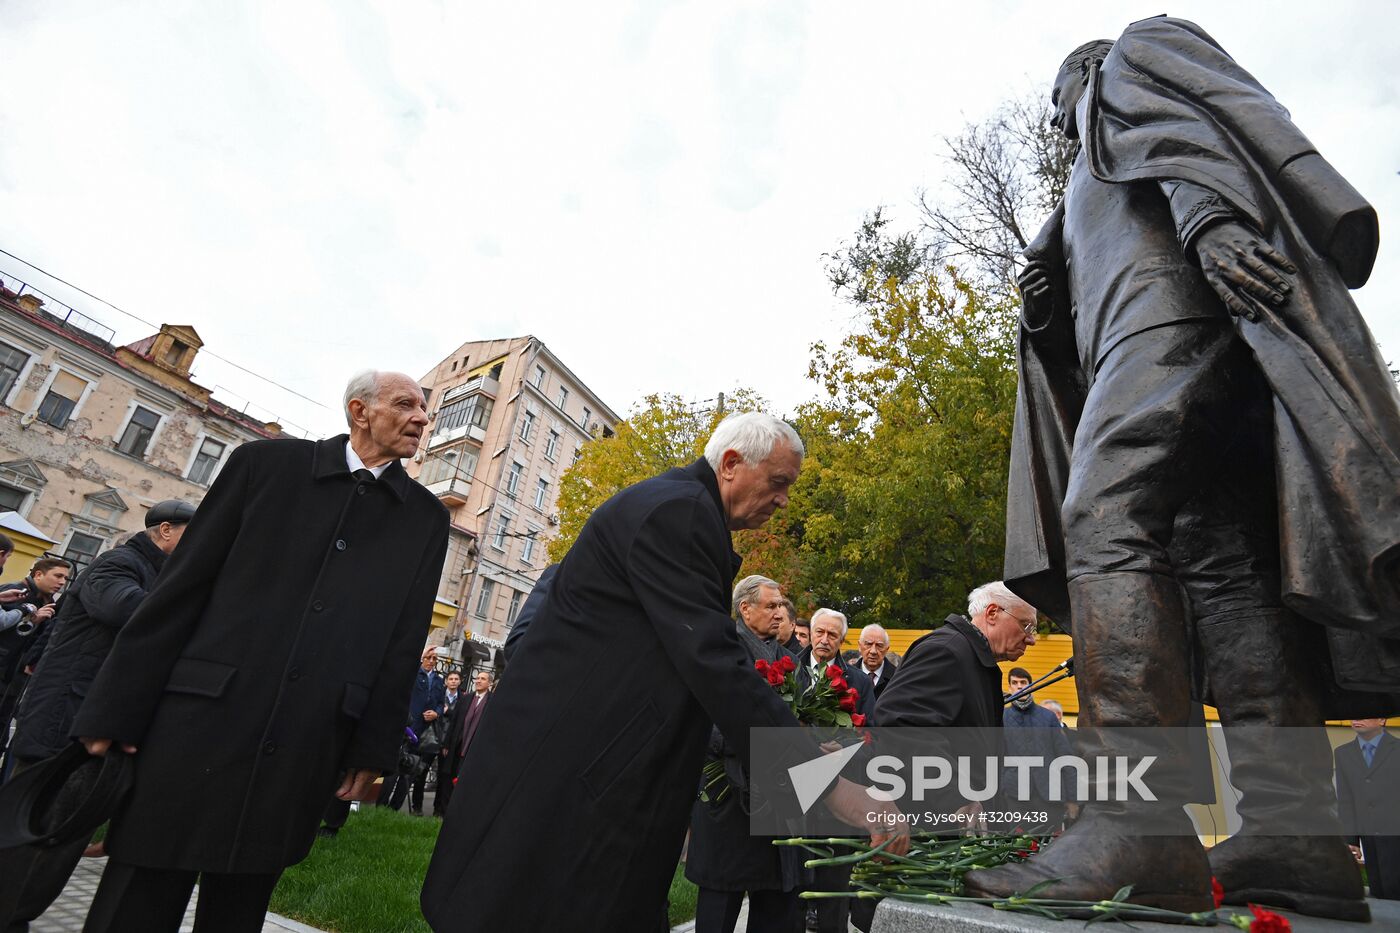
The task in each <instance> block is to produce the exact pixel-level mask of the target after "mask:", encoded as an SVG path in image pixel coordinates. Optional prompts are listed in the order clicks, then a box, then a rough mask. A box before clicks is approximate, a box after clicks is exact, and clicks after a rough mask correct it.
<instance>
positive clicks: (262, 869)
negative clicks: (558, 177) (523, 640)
mask: <svg viewBox="0 0 1400 933" xmlns="http://www.w3.org/2000/svg"><path fill="white" fill-rule="evenodd" d="M345 417H346V421H347V422H348V423H349V427H350V431H349V434H341V435H339V436H337V437H332V438H329V439H327V440H324V441H315V442H313V441H303V440H291V439H287V440H268V441H257V442H254V443H251V444H245V445H243V446H242V447H239V448H238V449H236V450H235V451H234V452H233V453H232V454H231V455H230V456H229V459H228V463H227V464H226V465H225V466H224V468H223V470H222V471H221V472H220V473H219V477H218V479H216V480H215V481H214V484H213V485H212V486H211V487H210V488H209V494H208V495H207V496H205V498H204V501H203V502H202V503H201V504H200V507H199V511H198V512H196V513H195V516H194V520H193V521H191V522H190V524H189V527H188V528H187V530H186V531H185V536H184V539H183V540H182V541H181V543H180V549H179V550H178V551H176V552H175V553H174V554H173V555H172V556H171V558H170V560H169V562H168V563H167V564H166V566H165V568H164V569H163V570H162V572H161V576H160V579H159V581H158V582H157V583H156V585H155V587H154V588H153V589H152V590H151V591H150V594H149V595H148V596H147V597H146V600H145V601H144V602H143V603H142V604H141V606H140V608H139V609H137V610H136V613H135V614H134V615H133V616H132V617H131V620H130V621H129V622H127V624H126V626H125V627H124V628H123V629H122V630H121V633H120V634H119V635H118V636H117V639H116V642H115V644H114V645H113V646H112V652H111V654H110V655H109V656H108V658H107V661H106V663H105V664H104V665H103V667H102V670H101V671H100V672H99V673H98V675H97V679H96V681H95V682H94V683H93V685H92V688H91V690H90V692H89V693H88V699H87V702H85V703H84V704H83V707H82V710H81V711H80V712H79V714H78V718H77V721H76V724H75V726H74V731H75V732H76V734H78V735H79V736H82V737H84V738H83V741H84V744H85V745H87V748H88V751H89V752H91V753H92V754H94V755H100V754H103V753H105V752H106V751H107V749H108V748H109V747H110V746H111V745H112V744H114V743H115V744H118V745H120V746H122V747H124V748H125V749H126V750H127V751H128V752H129V753H130V754H131V755H132V756H133V759H134V761H133V763H134V765H135V771H136V780H135V786H134V788H133V790H132V792H131V795H130V796H129V797H128V798H127V799H126V802H125V804H124V806H123V807H122V809H121V810H120V811H119V812H118V813H117V815H116V816H115V818H114V819H113V821H112V828H111V831H110V832H109V834H108V836H107V851H108V853H109V854H110V856H111V858H110V861H109V862H108V865H107V868H106V871H105V872H104V873H103V876H102V883H101V885H100V886H99V888H98V891H97V896H96V898H95V899H94V900H93V904H92V908H91V910H90V912H89V914H88V918H87V925H86V926H85V927H84V928H83V929H84V930H86V931H87V933H109V931H128V930H129V931H137V930H140V931H142V933H161V931H169V933H174V931H175V930H177V929H179V927H180V921H181V918H182V916H183V915H184V912H185V907H186V905H187V903H188V902H189V898H190V893H191V890H192V889H193V887H194V884H195V881H196V879H198V881H199V907H198V910H197V913H196V918H195V930H197V931H200V933H205V931H214V930H218V931H230V933H238V931H243V930H247V931H257V930H261V929H262V924H263V916H264V914H265V913H266V910H267V904H268V900H269V899H270V898H271V896H272V889H273V887H274V886H275V885H276V884H277V879H278V876H280V875H281V873H282V870H283V869H284V868H286V867H287V866H288V865H291V864H294V863H296V862H299V861H301V859H302V858H304V857H305V856H306V854H307V852H309V851H310V849H311V844H312V841H313V840H314V839H315V836H316V826H317V823H318V821H319V818H320V815H321V812H322V811H323V810H324V809H325V806H326V801H327V800H328V799H329V798H330V796H331V795H332V794H333V793H334V794H336V795H337V796H338V797H340V798H341V799H351V798H355V799H363V798H365V797H366V796H367V795H368V792H369V787H370V785H371V784H372V783H373V782H374V781H375V780H376V779H377V778H378V777H379V776H380V775H381V774H382V773H384V772H386V771H391V770H393V769H394V768H395V766H396V763H397V760H398V747H399V740H400V737H401V734H402V730H403V724H404V710H405V709H407V708H408V700H409V692H410V691H411V689H412V687H413V675H414V668H416V667H417V666H418V658H419V653H420V652H421V651H422V648H423V641H424V639H425V637H426V635H427V631H428V625H429V622H430V620H431V618H432V606H433V599H434V596H435V594H436V591H437V584H438V575H439V573H440V572H441V570H442V562H443V558H444V556H445V554H446V550H447V521H448V520H447V511H446V510H445V509H444V508H443V507H442V505H440V504H439V503H438V501H437V499H436V498H434V497H433V495H432V494H431V493H429V492H428V491H427V490H426V489H424V488H423V487H422V486H421V485H419V484H418V483H416V482H414V481H413V480H411V479H410V478H409V476H408V474H407V473H406V472H404V468H403V466H402V465H401V464H400V462H399V461H400V459H401V458H403V457H409V456H412V455H413V453H414V452H415V451H416V450H417V449H418V445H419V442H420V440H421V439H422V436H423V431H424V429H425V428H426V427H427V424H428V414H427V411H426V409H425V406H424V397H423V390H422V389H421V388H420V387H419V386H418V383H417V382H416V381H415V380H413V379H411V378H409V377H408V376H405V375H402V374H399V373H376V372H366V373H361V374H359V375H357V376H355V377H354V378H353V379H351V380H350V384H349V386H348V387H347V389H346V392H345Z"/></svg>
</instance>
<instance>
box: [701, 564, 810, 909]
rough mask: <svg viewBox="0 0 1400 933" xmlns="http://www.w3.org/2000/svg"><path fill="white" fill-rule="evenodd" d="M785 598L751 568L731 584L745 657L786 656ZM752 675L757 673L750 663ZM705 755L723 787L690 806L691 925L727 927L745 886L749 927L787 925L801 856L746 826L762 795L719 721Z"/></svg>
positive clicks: (769, 658)
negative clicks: (720, 771)
mask: <svg viewBox="0 0 1400 933" xmlns="http://www.w3.org/2000/svg"><path fill="white" fill-rule="evenodd" d="M785 602H786V600H785V599H784V598H783V591H782V588H781V587H780V586H779V585H778V584H777V582H775V581H773V580H770V579H769V578H768V577H764V576H759V575H758V574H754V575H752V576H748V577H745V578H744V579H742V580H740V581H739V582H738V583H737V584H735V586H734V597H733V605H734V615H735V616H736V617H737V625H736V627H735V631H736V632H738V634H739V644H740V645H742V646H743V648H744V652H745V654H747V655H748V657H749V661H750V662H757V661H760V660H761V661H767V662H769V663H775V662H777V661H779V660H780V659H781V658H792V654H791V653H790V652H789V651H788V650H787V649H786V648H784V647H783V645H782V643H781V641H780V636H781V623H782V617H783V616H784V614H785V613H786V607H785V606H784V605H783V604H784V603H785ZM792 663H794V664H795V663H796V659H793V660H792ZM754 676H755V677H759V678H761V677H762V675H761V674H759V672H758V671H757V670H755V671H754ZM710 761H716V762H720V763H722V764H723V766H724V770H725V775H726V779H727V783H728V789H727V791H724V792H721V791H720V790H719V789H718V788H712V789H711V790H710V791H709V792H708V793H707V794H705V797H704V798H697V799H696V801H695V804H694V806H692V807H691V814H690V845H689V847H688V848H687V850H686V858H685V876H686V877H687V878H688V879H690V880H691V881H692V882H694V883H695V885H696V886H697V887H698V888H699V889H700V892H699V894H698V895H697V896H696V900H695V933H730V931H732V930H733V929H734V924H735V922H736V921H737V920H738V917H739V909H740V908H741V907H742V906H743V902H744V896H745V895H746V894H747V895H748V900H749V921H748V926H749V929H751V930H755V931H758V930H791V929H794V928H795V927H796V925H797V920H798V909H799V906H798V900H797V890H798V888H799V887H800V886H801V885H802V883H803V882H804V881H805V880H806V876H805V874H804V872H803V868H802V862H803V860H804V857H803V855H802V854H801V853H800V852H798V851H797V850H796V849H790V848H779V847H777V846H775V845H773V838H772V837H771V836H755V835H753V833H751V832H750V830H749V814H750V813H751V812H752V809H753V808H754V807H756V806H757V807H762V806H763V805H764V803H763V800H762V799H761V798H760V797H755V796H754V795H753V794H751V792H750V788H749V784H748V775H747V773H746V769H745V768H744V766H743V762H741V761H740V760H739V758H738V755H737V752H736V750H735V747H734V745H733V744H732V743H730V742H727V741H725V739H724V736H723V735H722V734H721V733H720V731H719V730H718V729H715V730H713V732H712V733H711V734H710V748H709V753H708V755H707V758H706V763H707V765H708V763H709V762H710Z"/></svg>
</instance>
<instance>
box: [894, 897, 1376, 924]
mask: <svg viewBox="0 0 1400 933" xmlns="http://www.w3.org/2000/svg"><path fill="white" fill-rule="evenodd" d="M1367 903H1368V904H1370V905H1371V922H1370V923H1344V922H1342V921H1341V920H1324V919H1322V918H1320V917H1305V916H1303V915H1302V914H1295V913H1292V912H1290V911H1286V910H1280V911H1276V912H1277V913H1279V914H1282V915H1283V916H1285V917H1287V918H1288V920H1289V922H1290V923H1292V924H1293V929H1294V930H1295V931H1296V933H1371V931H1375V933H1380V931H1382V930H1400V901H1380V900H1376V899H1375V898H1371V899H1369V900H1368V901H1367ZM1230 909H1232V910H1236V911H1239V912H1240V913H1248V912H1249V908H1248V907H1238V908H1230ZM1132 924H1133V927H1135V928H1136V929H1137V931H1138V933H1182V931H1184V930H1198V929H1207V930H1218V931H1234V929H1235V928H1234V927H1233V926H1228V925H1225V924H1220V925H1217V926H1214V927H1193V926H1182V925H1180V924H1174V923H1147V922H1144V921H1142V920H1133V921H1132ZM1083 926H1084V921H1083V920H1048V919H1046V918H1045V917H1037V916H1036V915H1035V914H1026V913H1018V912H1015V911H1010V910H993V909H992V908H990V907H984V906H982V905H980V904H969V905H966V906H939V905H936V904H912V903H908V902H904V901H894V900H889V899H888V898H887V899H885V900H883V901H881V902H880V906H879V907H878V908H876V910H875V925H874V926H873V927H872V928H871V933H1075V931H1078V930H1079V929H1081V928H1082V927H1083ZM1095 928H1096V929H1098V930H1100V931H1103V933H1114V931H1117V930H1127V929H1129V928H1128V927H1126V926H1124V925H1123V924H1121V923H1111V924H1102V925H1096V926H1095Z"/></svg>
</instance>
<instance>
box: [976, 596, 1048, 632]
mask: <svg viewBox="0 0 1400 933" xmlns="http://www.w3.org/2000/svg"><path fill="white" fill-rule="evenodd" d="M988 608H989V609H995V610H996V611H997V612H1001V613H1005V614H1006V616H1007V617H1008V618H1010V619H1011V621H1013V622H1015V623H1016V624H1017V625H1019V626H1020V627H1021V631H1023V632H1025V633H1026V634H1027V635H1034V634H1035V625H1036V618H1035V616H1031V617H1030V619H1018V618H1016V614H1015V613H1014V612H1012V611H1011V610H1010V609H1003V608H1002V607H1001V606H998V605H997V604H996V603H992V605H991V606H989V607H988Z"/></svg>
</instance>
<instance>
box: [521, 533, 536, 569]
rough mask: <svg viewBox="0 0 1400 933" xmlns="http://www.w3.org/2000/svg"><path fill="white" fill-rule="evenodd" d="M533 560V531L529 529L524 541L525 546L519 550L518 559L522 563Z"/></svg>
mask: <svg viewBox="0 0 1400 933" xmlns="http://www.w3.org/2000/svg"><path fill="white" fill-rule="evenodd" d="M534 558H535V531H534V529H531V531H530V535H529V537H527V538H526V539H525V546H524V547H522V548H521V549H520V559H521V561H523V562H524V563H527V564H528V563H530V561H532V560H534Z"/></svg>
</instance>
